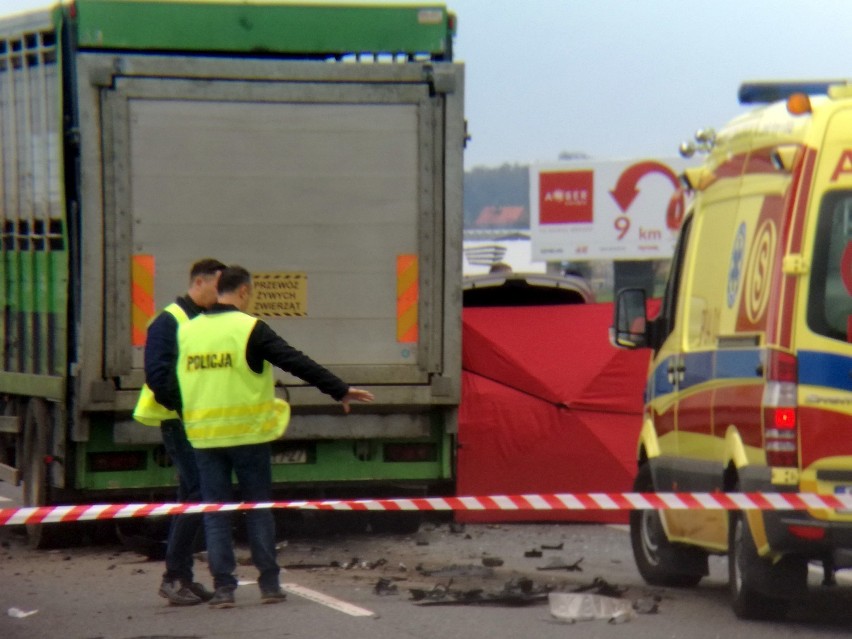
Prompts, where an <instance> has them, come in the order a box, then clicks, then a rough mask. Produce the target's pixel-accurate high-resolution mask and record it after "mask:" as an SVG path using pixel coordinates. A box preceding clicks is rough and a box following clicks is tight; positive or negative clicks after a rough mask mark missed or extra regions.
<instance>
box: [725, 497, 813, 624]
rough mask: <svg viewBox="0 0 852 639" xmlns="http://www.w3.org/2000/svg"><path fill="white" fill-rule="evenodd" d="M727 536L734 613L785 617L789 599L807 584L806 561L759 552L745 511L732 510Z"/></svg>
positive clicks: (743, 616)
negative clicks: (777, 559)
mask: <svg viewBox="0 0 852 639" xmlns="http://www.w3.org/2000/svg"><path fill="white" fill-rule="evenodd" d="M728 537H729V541H728V582H729V585H730V589H731V604H732V606H733V609H734V613H735V614H736V615H737V617H739V618H740V619H762V620H778V619H783V618H784V616H785V614H786V613H787V609H788V607H789V604H790V601H791V600H792V599H793V598H794V597H796V596H801V595H803V594H804V592H805V590H806V588H807V578H808V572H807V571H808V565H807V561H805V560H804V559H802V558H800V557H794V556H786V557H783V558H782V559H781V560H780V561H777V562H775V563H773V562H771V561H770V560H769V559H766V558H764V557H761V556H760V555H758V554H757V547H756V546H755V543H754V539H753V538H752V536H751V530H750V528H749V526H748V523H747V522H746V520H745V517H743V515H742V513H731V519H730V523H729V525H728Z"/></svg>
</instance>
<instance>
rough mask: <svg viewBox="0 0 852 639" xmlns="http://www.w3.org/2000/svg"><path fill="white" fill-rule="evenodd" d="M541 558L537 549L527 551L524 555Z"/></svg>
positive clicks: (540, 553)
mask: <svg viewBox="0 0 852 639" xmlns="http://www.w3.org/2000/svg"><path fill="white" fill-rule="evenodd" d="M541 556H542V552H541V551H540V550H539V549H538V548H533V549H532V550H527V551H526V552H525V553H524V557H533V558H538V557H541Z"/></svg>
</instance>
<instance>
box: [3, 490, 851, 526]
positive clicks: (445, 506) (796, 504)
mask: <svg viewBox="0 0 852 639" xmlns="http://www.w3.org/2000/svg"><path fill="white" fill-rule="evenodd" d="M271 508H281V509H295V510H331V511H372V512H411V511H430V512H440V511H480V512H481V511H516V512H517V511H542V512H545V511H560V510H568V511H582V510H605V511H621V510H788V511H789V510H844V511H848V513H849V514H850V515H852V494H846V493H837V494H834V495H819V494H816V493H715V492H714V493H553V494H535V495H491V496H487V497H420V498H403V499H348V500H346V499H343V500H339V499H335V500H321V501H272V502H261V503H223V504H211V503H155V504H142V503H139V504H89V505H70V506H31V507H24V508H0V526H13V525H22V524H26V525H31V524H47V523H55V522H73V521H94V520H104V519H128V518H133V517H158V516H165V515H184V514H195V513H216V512H231V511H245V510H260V509H271Z"/></svg>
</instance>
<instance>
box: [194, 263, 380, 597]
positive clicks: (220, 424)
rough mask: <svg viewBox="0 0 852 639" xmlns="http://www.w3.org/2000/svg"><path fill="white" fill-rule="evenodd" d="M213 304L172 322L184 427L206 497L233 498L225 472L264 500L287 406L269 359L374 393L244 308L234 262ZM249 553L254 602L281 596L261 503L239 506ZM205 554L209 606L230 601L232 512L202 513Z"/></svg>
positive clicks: (312, 379)
mask: <svg viewBox="0 0 852 639" xmlns="http://www.w3.org/2000/svg"><path fill="white" fill-rule="evenodd" d="M218 290H219V298H218V301H217V303H216V304H214V305H213V307H212V308H211V309H210V310H209V311H208V312H206V313H205V314H203V315H200V316H198V317H197V318H196V319H194V320H193V321H191V322H185V323H183V324H181V326H180V328H179V330H178V367H177V377H178V382H179V385H180V392H181V398H182V414H183V419H184V424H185V427H186V434H187V437H188V438H189V441H190V442H191V443H192V446H193V447H194V448H195V458H196V461H197V464H198V471H199V475H200V479H201V494H202V496H203V498H204V501H205V502H209V503H223V502H229V501H231V500H232V490H231V489H232V486H231V473H232V472H233V473H234V474H236V476H237V481H238V482H239V486H240V496H241V499H242V500H243V501H244V502H252V503H256V502H268V501H271V499H272V494H271V493H272V468H271V457H270V444H269V442H271V441H273V440H276V439H278V438H279V437H281V435H283V433H284V429H285V428H286V426H287V423H288V421H289V416H290V411H289V406H288V405H287V404H286V403H285V402H284V401H282V400H280V399H277V398H276V397H275V393H274V380H273V376H272V366H276V367H278V368H280V369H282V370H284V371H287V372H289V373H291V374H293V375H296V376H297V377H299V378H301V379H302V380H304V381H306V382H308V383H309V384H313V385H314V386H316V387H317V388H319V390H321V391H322V392H324V393H326V394H327V395H330V396H331V397H333V398H334V399H335V400H337V401H340V402H342V404H343V409H344V412H346V413H348V412H349V403H350V402H352V401H359V402H370V401H372V400H373V394H372V393H371V392H369V391H366V390H362V389H358V388H352V387H350V386H348V385H347V384H346V383H345V382H343V381H342V380H341V379H340V378H338V377H337V376H336V375H334V374H333V373H332V372H331V371H329V370H327V369H326V368H324V367H322V366H320V365H319V364H317V363H316V362H315V361H313V360H312V359H311V358H309V357H308V356H307V355H305V354H303V353H302V352H300V351H298V350H296V349H295V348H293V347H292V346H290V345H289V344H288V343H287V342H286V341H284V340H283V339H282V338H281V337H280V336H278V335H277V334H276V333H275V332H274V331H273V330H272V329H271V328H270V327H269V326H268V325H267V324H266V323H265V322H263V321H261V320H259V319H257V318H255V317H252V316H251V315H248V314H247V313H246V312H245V311H246V309H247V308H248V304H249V299H250V297H251V292H252V280H251V274H250V273H249V272H248V271H247V270H246V269H244V268H242V267H240V266H230V267H228V268H226V269H225V270H224V271H222V274H221V276H220V277H219V282H218ZM246 527H247V532H248V538H249V546H250V549H251V557H252V562H253V563H254V565H255V567H256V568H257V570H258V572H259V577H258V585H259V586H260V597H261V601H262V602H263V603H277V602H279V601H283V600H284V599H285V598H286V595H285V594H284V592H283V591H282V590H281V586H280V584H279V581H278V574H279V566H278V563H277V560H276V556H275V520H274V517H273V515H272V512H271V511H270V510H269V509H258V510H249V511H247V512H246ZM204 528H205V534H206V538H207V559H208V564H209V566H210V573H211V574H212V575H213V585H214V587H215V593H214V595H213V598H212V599H211V601H210V606H211V607H215V608H230V607H232V606H233V605H234V603H235V602H234V591H235V590H236V587H237V580H236V577H235V576H234V570H235V568H236V562H235V559H234V548H233V538H232V533H231V513H230V512H220V513H205V514H204Z"/></svg>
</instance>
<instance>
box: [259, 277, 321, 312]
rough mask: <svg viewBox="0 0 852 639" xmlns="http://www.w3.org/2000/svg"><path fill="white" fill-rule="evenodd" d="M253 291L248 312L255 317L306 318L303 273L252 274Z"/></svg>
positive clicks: (306, 290)
mask: <svg viewBox="0 0 852 639" xmlns="http://www.w3.org/2000/svg"><path fill="white" fill-rule="evenodd" d="M252 281H253V282H254V290H253V292H252V296H251V300H250V301H249V308H248V312H249V313H250V314H251V315H254V316H256V317H307V316H308V276H307V274H305V273H252Z"/></svg>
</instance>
